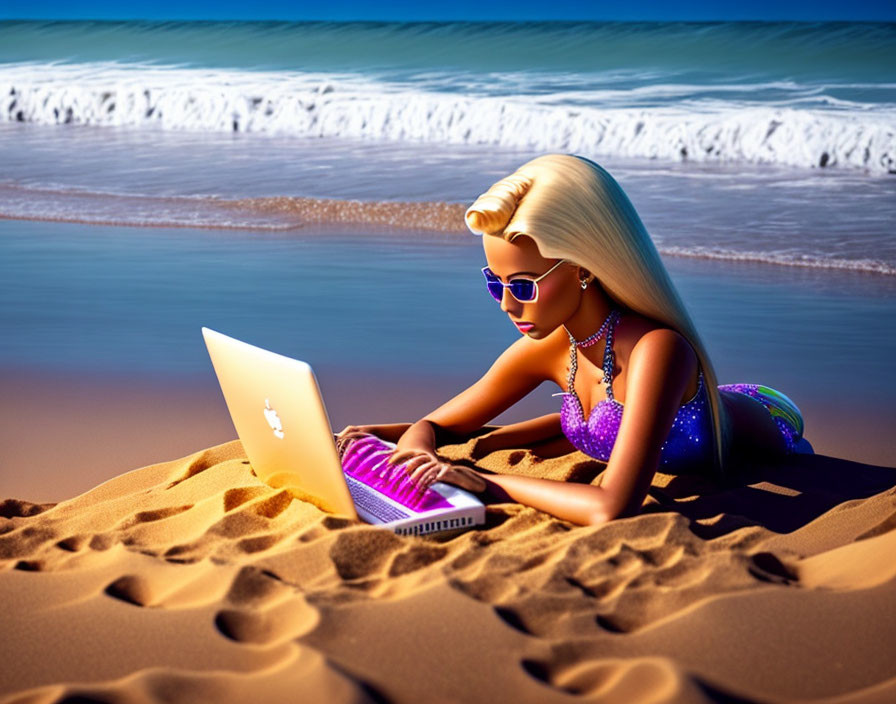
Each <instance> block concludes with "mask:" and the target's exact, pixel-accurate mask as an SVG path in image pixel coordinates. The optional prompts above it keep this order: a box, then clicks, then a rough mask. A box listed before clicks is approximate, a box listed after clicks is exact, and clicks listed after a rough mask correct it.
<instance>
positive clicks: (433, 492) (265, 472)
mask: <svg viewBox="0 0 896 704" xmlns="http://www.w3.org/2000/svg"><path fill="white" fill-rule="evenodd" d="M202 335H203V337H204V338H205V344H206V346H207V347H208V353H209V356H210V357H211V360H212V365H213V366H214V368H215V373H216V374H217V375H218V382H219V383H220V385H221V391H222V393H223V394H224V400H225V401H226V402H227V408H228V410H229V411H230V417H231V418H232V419H233V425H234V427H235V428H236V432H237V434H238V435H239V438H240V440H241V441H242V443H243V449H244V450H245V451H246V456H247V457H248V458H249V464H250V465H251V466H252V468H253V469H254V470H255V474H256V475H257V476H258V478H259V479H261V480H262V481H263V482H265V483H267V484H269V485H271V486H273V487H276V488H284V489H287V490H289V491H290V492H291V493H292V494H293V495H294V496H296V497H298V498H301V499H307V500H310V501H312V502H313V503H315V504H316V505H317V506H319V507H321V508H322V509H324V510H327V511H330V512H332V513H338V514H342V515H346V516H349V517H351V518H360V519H361V520H364V521H366V522H368V523H373V524H377V525H382V526H385V527H387V528H389V529H391V530H394V531H395V532H396V533H400V534H412V535H422V534H425V533H434V532H438V531H445V530H456V529H462V528H467V527H470V526H473V525H477V524H481V523H485V506H484V504H483V503H482V502H481V501H480V500H479V499H478V498H477V497H476V496H475V495H474V494H471V493H470V492H468V491H465V490H463V489H461V488H459V487H455V486H452V485H450V484H445V483H444V482H436V483H435V484H432V485H431V486H430V487H429V488H428V489H426V490H425V491H423V492H421V491H420V490H419V488H418V487H416V485H414V484H413V483H412V482H411V481H410V479H409V478H408V477H407V473H406V472H405V470H404V467H403V465H396V466H395V468H393V469H392V470H391V471H382V467H383V462H382V459H383V456H384V454H391V450H392V449H394V448H395V445H394V444H393V443H385V445H386V447H385V448H384V447H383V443H382V442H379V443H378V442H376V441H373V440H370V441H368V440H366V439H361V440H356V441H354V442H355V443H357V446H355V445H354V444H353V446H352V451H351V452H350V453H348V454H347V457H346V463H345V467H343V463H342V461H341V460H340V456H339V452H338V450H337V447H336V441H335V438H334V435H333V431H332V429H331V427H330V421H329V418H328V417H327V411H326V408H325V407H324V402H323V399H322V398H321V395H320V389H319V387H318V385H317V379H316V378H315V376H314V372H313V371H312V369H311V366H310V365H308V364H307V363H305V362H302V361H299V360H297V359H291V358H289V357H284V356H283V355H279V354H276V353H274V352H269V351H268V350H264V349H261V348H260V347H255V346H253V345H250V344H247V343H245V342H241V341H240V340H237V339H234V338H232V337H228V336H227V335H222V334H221V333H219V332H215V331H214V330H210V329H208V328H202Z"/></svg>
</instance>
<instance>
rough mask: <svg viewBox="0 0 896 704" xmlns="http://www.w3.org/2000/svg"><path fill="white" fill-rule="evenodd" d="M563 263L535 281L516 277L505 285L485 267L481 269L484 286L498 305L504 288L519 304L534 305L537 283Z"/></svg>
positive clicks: (562, 261) (556, 265) (536, 298)
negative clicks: (508, 290) (507, 289)
mask: <svg viewBox="0 0 896 704" xmlns="http://www.w3.org/2000/svg"><path fill="white" fill-rule="evenodd" d="M564 263H566V260H565V259H561V260H560V261H559V262H557V263H556V264H554V266H552V267H551V268H550V269H548V270H547V271H546V272H544V273H543V274H542V275H541V276H539V277H538V278H537V279H526V278H523V277H517V278H515V279H511V280H510V281H508V282H507V283H506V284H505V283H504V282H503V281H501V279H499V278H498V277H497V276H495V274H494V272H492V270H491V269H489V268H488V267H487V266H484V267H482V275H483V276H485V285H486V287H487V288H488V292H489V293H490V294H492V297H493V298H494V299H495V300H496V301H498V303H500V302H501V300H502V299H503V298H504V289H505V288H509V289H510V295H511V296H513V297H514V298H515V299H516V300H518V301H519V302H520V303H534V302H535V301H537V300H538V282H539V281H541V280H542V279H543V278H544V277H545V276H547V275H548V274H550V273H551V272H552V271H553V270H554V269H556V268H557V267H558V266H560V265H561V264H564Z"/></svg>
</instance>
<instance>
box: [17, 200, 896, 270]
mask: <svg viewBox="0 0 896 704" xmlns="http://www.w3.org/2000/svg"><path fill="white" fill-rule="evenodd" d="M3 188H4V186H2V185H0V195H2V193H3ZM61 197H70V198H74V199H79V198H80V199H85V198H86V199H95V200H97V201H98V202H100V203H102V204H104V205H105V204H106V203H107V201H108V200H110V199H112V200H115V199H118V200H121V201H123V202H124V201H131V202H139V203H140V208H150V209H151V208H152V207H153V206H165V207H174V208H175V209H177V208H182V209H183V213H184V217H185V218H187V217H189V218H195V217H196V212H197V204H199V203H201V206H202V208H205V209H206V211H207V212H206V215H207V216H208V217H209V218H215V217H220V215H221V213H230V214H235V216H236V217H237V218H239V217H243V218H246V221H245V222H236V223H228V222H222V221H213V222H203V221H199V222H195V221H192V220H189V219H185V220H177V219H169V220H164V219H163V220H159V219H155V220H139V219H131V220H128V219H123V218H121V217H119V218H112V217H108V216H104V215H94V216H91V215H83V214H82V215H79V216H78V215H72V216H64V215H58V216H44V215H36V214H33V213H24V212H22V211H20V212H14V213H8V212H0V220H5V221H12V222H16V221H21V222H37V223H53V224H62V225H83V226H97V227H109V228H114V227H124V228H138V229H144V230H147V229H148V230H152V229H169V228H170V229H180V230H203V231H211V232H214V231H221V232H246V233H251V232H261V233H264V234H287V235H288V234H290V233H295V234H297V235H300V236H307V235H309V234H315V235H316V234H327V233H328V232H329V231H331V230H332V231H335V232H339V233H340V234H344V235H348V236H358V237H364V236H365V235H370V236H376V235H397V236H413V235H414V234H420V233H423V234H425V235H428V236H433V237H437V236H445V235H447V236H452V235H456V236H469V235H470V233H469V231H468V230H467V229H466V228H465V227H464V224H463V222H464V219H463V215H464V212H465V211H466V208H467V205H465V204H461V203H452V202H447V201H392V200H374V201H368V200H356V199H341V198H311V197H305V196H268V197H258V198H240V199H221V198H217V197H213V196H203V197H200V198H195V197H192V198H187V197H176V196H171V197H155V196H125V195H119V196H113V195H110V194H98V193H96V194H94V193H83V194H70V195H66V194H63V193H62V192H56V193H54V194H53V198H54V199H59V198H61ZM0 207H2V206H0ZM140 208H138V210H139V209H140ZM199 212H200V217H202V210H201V209H200V210H199ZM252 218H255V219H252ZM655 245H656V248H657V251H658V252H659V253H660V255H661V256H662V257H664V258H668V257H671V258H675V259H681V260H684V261H711V262H719V263H722V264H726V263H727V264H732V265H738V264H746V265H751V264H756V265H759V266H770V267H774V268H778V267H783V268H785V269H795V270H807V271H815V272H825V271H829V272H831V273H832V274H833V275H838V274H857V275H860V276H862V275H865V276H869V277H872V281H874V280H877V281H881V282H884V283H885V284H886V283H890V282H892V281H893V279H892V278H890V277H896V265H893V264H890V263H887V262H885V261H881V260H876V259H845V258H837V257H830V256H817V255H809V254H801V255H799V256H795V255H792V254H782V253H776V252H761V251H747V250H743V251H741V250H737V249H731V248H725V247H711V246H706V245H693V246H681V245H668V246H667V245H663V244H662V243H655ZM872 285H874V284H873V283H872Z"/></svg>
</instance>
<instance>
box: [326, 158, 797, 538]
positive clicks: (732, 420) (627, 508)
mask: <svg viewBox="0 0 896 704" xmlns="http://www.w3.org/2000/svg"><path fill="white" fill-rule="evenodd" d="M465 218H466V222H467V226H468V227H469V228H470V230H471V231H472V232H474V233H475V234H481V235H483V240H482V244H483V248H484V251H485V258H486V260H487V262H488V266H487V267H485V268H484V269H483V274H484V276H485V279H486V285H487V287H488V290H489V292H490V293H491V294H492V295H493V296H494V297H495V299H496V300H497V301H498V302H499V303H500V306H501V310H503V311H504V312H506V313H507V315H508V316H509V317H510V319H511V320H512V321H513V322H514V323H515V324H516V326H517V327H518V329H519V330H520V332H521V333H522V338H521V339H519V340H517V341H516V342H515V343H514V344H512V345H511V346H510V347H509V348H508V349H507V350H506V351H505V352H504V353H503V354H502V355H501V356H500V357H499V358H498V359H497V360H496V361H495V363H494V364H493V365H492V367H491V368H490V369H489V371H488V372H487V373H486V374H485V375H484V376H483V377H482V378H481V379H480V380H479V381H477V382H476V383H475V384H473V385H472V386H471V387H470V388H468V389H466V390H465V391H463V392H461V393H460V394H458V395H457V396H456V397H455V398H453V399H451V400H450V401H448V402H447V403H446V404H444V405H443V406H441V407H439V408H438V409H436V410H435V411H433V412H432V413H430V414H428V415H427V416H426V417H424V418H423V419H421V420H419V421H417V422H416V423H413V424H412V425H410V426H407V425H391V426H388V425H387V426H366V427H360V428H358V427H353V426H350V427H348V428H346V429H345V430H343V431H342V433H340V443H341V447H343V448H344V447H347V446H350V444H351V442H352V441H353V440H355V439H357V438H359V437H361V436H363V435H364V434H365V433H372V434H374V435H376V436H378V437H379V438H382V439H383V440H386V441H391V442H396V441H397V448H396V449H395V451H394V453H393V454H392V456H391V458H390V460H389V461H390V462H391V463H393V464H394V463H399V462H402V463H405V468H406V470H407V472H408V473H409V474H410V475H411V478H412V479H413V480H414V481H415V482H417V483H418V484H419V485H420V486H421V487H428V486H429V485H430V484H432V483H433V482H435V481H443V482H448V483H451V484H456V485H458V486H461V487H463V488H465V489H468V490H470V491H474V492H477V493H482V494H486V495H489V496H491V497H493V498H495V499H498V500H502V501H508V500H510V501H516V502H519V503H522V504H526V505H528V506H532V507H534V508H537V509H540V510H542V511H545V512H547V513H551V514H553V515H554V516H557V517H558V518H562V519H566V520H569V521H572V522H574V523H579V524H587V525H594V524H599V523H603V522H606V521H608V520H611V519H613V518H617V517H623V516H630V515H634V514H637V513H638V511H639V510H640V507H641V505H642V503H643V501H644V498H645V497H646V495H647V490H648V488H649V487H650V483H651V480H652V479H653V476H654V474H655V473H656V471H657V470H658V469H659V468H660V467H663V468H665V469H667V470H668V471H676V470H680V469H687V468H692V469H696V468H700V467H715V468H716V469H717V470H718V471H723V470H724V468H725V466H726V463H727V462H728V457H729V454H730V453H731V452H732V450H734V451H735V452H737V453H738V454H742V453H744V452H745V451H747V450H748V449H752V450H753V451H756V452H760V453H763V454H764V455H766V456H767V455H768V453H778V454H784V453H787V452H793V451H795V450H802V451H806V450H808V451H811V448H809V446H808V443H806V442H805V441H801V435H802V418H801V417H800V415H799V411H798V410H797V409H796V407H795V406H794V405H793V403H792V402H790V401H789V400H788V399H787V398H786V397H785V396H783V395H782V394H778V393H777V392H775V391H774V390H771V389H767V388H766V387H758V386H756V385H743V384H738V385H729V386H721V387H719V386H717V381H716V375H715V372H714V370H713V366H712V363H711V362H710V360H709V357H708V356H707V354H706V349H705V348H704V346H703V343H702V342H701V340H700V337H699V335H698V334H697V331H696V329H695V328H694V325H693V323H692V322H691V319H690V317H689V316H688V314H687V311H686V310H685V308H684V305H683V304H682V302H681V299H680V298H679V296H678V294H677V292H676V290H675V287H674V286H673V284H672V282H671V280H670V278H669V275H668V273H667V272H666V269H665V267H664V266H663V264H662V261H661V260H660V258H659V255H658V253H657V251H656V248H655V247H654V245H653V243H652V241H651V240H650V237H649V235H648V234H647V232H646V230H645V229H644V226H643V224H642V223H641V220H640V218H639V217H638V215H637V213H636V212H635V210H634V207H633V206H632V204H631V202H630V201H629V199H628V197H627V196H626V195H625V193H624V192H623V191H622V189H621V188H620V186H619V185H618V184H617V183H616V181H615V180H614V179H613V178H612V177H611V176H610V175H609V174H608V173H607V172H606V171H604V170H603V169H602V168H601V167H600V166H598V165H597V164H595V163H593V162H591V161H589V160H587V159H584V158H582V157H576V156H568V155H547V156H543V157H539V158H537V159H534V160H532V161H530V162H529V163H527V164H525V165H523V166H522V167H520V169H518V170H517V171H516V172H515V173H514V174H512V175H510V176H508V177H507V178H504V179H502V180H501V181H499V182H498V183H496V184H495V185H494V186H492V187H491V188H490V189H489V190H488V191H487V192H486V193H484V194H483V195H481V196H480V197H479V198H478V199H477V200H476V202H475V203H473V205H472V206H470V208H469V209H468V210H467V212H466V215H465ZM545 380H551V381H554V382H556V383H557V385H558V386H560V387H561V388H562V389H564V390H565V391H564V392H563V393H562V395H563V403H562V407H561V411H560V412H559V413H554V414H551V415H548V416H544V417H542V418H538V419H535V420H532V421H527V422H525V423H519V424H515V425H510V426H504V427H503V428H500V429H498V430H496V431H494V432H493V433H491V434H490V435H487V436H484V437H482V438H480V440H479V441H478V444H479V445H480V447H479V451H480V454H481V453H483V452H487V451H492V450H495V449H500V448H501V447H531V446H532V445H533V444H536V443H538V442H541V441H545V440H547V439H549V438H552V437H556V436H560V435H561V433H562V434H563V435H565V436H566V437H567V439H568V440H569V442H570V443H571V444H572V446H573V447H574V448H577V449H579V450H581V451H583V452H585V453H586V454H588V455H590V456H592V457H594V458H595V459H599V460H601V461H605V462H606V463H607V467H606V470H605V471H604V473H603V476H602V479H601V482H600V485H599V486H594V485H583V484H574V483H566V482H561V481H555V480H549V479H538V478H533V477H525V476H516V475H504V474H487V475H486V474H483V473H480V472H477V471H476V470H474V469H472V468H469V467H464V466H459V465H456V464H452V463H451V462H448V461H446V460H444V459H443V458H441V457H439V456H438V454H437V453H436V447H437V446H438V445H440V444H444V443H445V442H446V441H452V440H453V441H456V440H457V439H458V438H461V437H464V436H469V435H470V434H471V433H473V432H475V431H476V430H478V429H480V428H481V427H482V426H483V425H485V424H486V423H488V422H489V421H490V420H491V419H492V418H494V417H495V416H497V415H499V414H500V413H502V412H503V411H504V410H506V409H507V408H509V407H510V406H512V405H513V404H514V403H516V402H517V401H519V400H520V399H521V398H523V397H524V396H525V395H527V394H528V393H529V392H531V391H532V390H534V389H535V388H536V387H538V386H539V385H540V384H541V383H542V382H543V381H545ZM623 410H624V412H623ZM570 449H572V448H570Z"/></svg>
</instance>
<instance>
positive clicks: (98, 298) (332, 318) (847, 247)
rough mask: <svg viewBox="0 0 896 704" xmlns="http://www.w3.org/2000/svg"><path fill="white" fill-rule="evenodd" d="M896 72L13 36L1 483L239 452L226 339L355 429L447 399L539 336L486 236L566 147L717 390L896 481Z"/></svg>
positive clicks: (559, 37) (665, 47)
mask: <svg viewBox="0 0 896 704" xmlns="http://www.w3.org/2000/svg"><path fill="white" fill-rule="evenodd" d="M894 49H896V25H894V24H873V23H837V24H804V23H803V24H800V23H643V24H638V23H523V24H509V23H505V24H495V23H491V24H489V23H476V24H469V23H412V24H400V23H275V22H240V23H234V22H190V23H183V22H0V391H2V393H0V415H2V416H3V417H4V418H6V419H7V422H5V423H0V446H2V447H4V449H5V453H4V458H3V459H0V480H2V483H7V485H11V484H9V483H10V482H12V480H13V479H17V480H19V479H21V480H23V481H24V479H23V477H25V476H26V475H23V474H22V472H21V471H20V468H21V467H28V468H32V469H34V470H35V472H36V471H37V469H39V468H40V467H42V466H46V467H55V466H57V465H58V466H65V467H66V468H67V471H68V472H74V473H78V474H79V476H80V475H83V477H84V481H85V482H92V483H95V482H96V481H99V480H100V478H103V477H110V476H114V475H115V474H117V473H120V472H121V471H125V470H127V469H132V468H133V467H135V466H140V465H143V464H147V463H150V462H156V461H162V460H167V459H171V457H173V456H178V455H180V454H184V453H186V452H189V451H193V450H196V449H199V448H200V447H204V446H207V445H210V444H214V443H217V442H222V441H224V440H227V439H229V438H231V437H232V430H231V429H229V424H228V423H227V421H226V411H225V410H224V409H223V407H222V405H221V399H220V393H219V391H218V388H217V385H216V383H215V381H214V375H213V373H212V370H211V366H210V363H209V360H208V358H207V355H206V352H205V348H204V345H203V344H202V340H201V336H200V333H199V328H200V326H203V325H205V326H209V327H212V328H215V329H218V330H220V331H221V332H223V333H225V334H229V335H233V336H236V337H240V338H242V339H245V340H247V341H249V342H252V343H255V344H258V345H261V346H264V347H267V348H269V349H272V350H274V351H277V352H280V353H282V354H286V355H289V356H293V357H297V358H301V359H305V360H306V361H308V362H310V363H311V364H312V365H313V367H314V368H315V370H316V371H317V372H318V373H319V378H320V379H321V384H322V388H323V389H324V392H325V396H326V399H327V404H328V410H329V411H330V413H331V419H332V421H333V423H334V426H335V427H337V428H339V427H342V426H343V425H345V424H347V423H365V422H390V421H407V420H413V419H416V418H418V417H420V416H421V415H422V414H425V413H427V412H429V411H430V410H432V409H433V408H435V407H437V406H438V405H441V404H442V403H444V401H446V400H447V399H449V398H451V397H452V396H453V395H454V394H456V393H457V392H459V391H461V390H462V389H464V388H466V387H467V386H469V385H470V384H471V383H472V382H473V381H475V380H476V379H477V378H478V377H479V376H480V375H481V374H482V373H484V372H485V371H486V370H487V369H488V367H489V365H490V364H491V363H492V362H493V361H494V359H495V358H496V357H497V356H498V355H499V354H500V353H501V351H502V350H503V349H505V348H506V347H507V346H508V345H509V344H510V343H512V342H513V340H515V339H516V338H517V337H518V335H519V333H518V332H517V330H516V329H515V328H514V327H513V326H512V325H511V324H510V322H509V321H508V320H507V317H506V315H505V314H503V313H502V312H501V311H500V310H499V309H498V307H497V306H496V305H495V303H494V301H493V300H492V299H491V298H490V296H489V295H488V294H487V292H486V291H485V287H484V286H483V282H482V280H481V274H480V272H479V268H480V267H481V266H482V265H483V263H484V262H483V253H482V248H481V244H480V241H479V239H478V238H477V237H475V236H473V235H471V234H470V233H469V232H468V231H467V230H466V229H465V227H464V225H463V211H464V208H465V207H466V206H467V205H469V203H470V202H472V200H473V199H474V198H475V197H476V196H477V195H479V194H480V193H481V192H483V191H484V190H485V189H486V188H487V187H488V186H490V185H491V184H492V183H493V182H494V181H495V180H497V179H498V178H500V177H502V176H504V175H507V174H508V173H510V172H511V171H512V170H514V169H515V168H516V167H517V166H519V165H521V164H522V163H524V162H525V161H527V160H529V159H531V158H533V157H535V156H537V155H539V154H542V153H545V152H551V151H557V152H570V153H576V154H580V155H582V156H585V157H588V158H590V159H593V160H595V161H597V162H598V163H600V164H601V165H603V166H604V167H605V168H607V169H608V170H609V171H610V173H611V174H613V175H614V176H615V177H616V179H617V180H618V181H619V182H620V184H621V185H622V186H623V188H624V189H625V190H626V192H627V193H628V194H629V196H630V198H631V200H632V202H633V203H634V205H635V207H636V209H637V210H638V212H639V213H640V215H641V217H642V219H643V221H644V223H645V225H646V227H647V229H648V231H649V232H650V234H651V236H652V237H653V239H654V241H655V242H656V244H657V247H658V249H659V251H660V253H661V255H662V256H663V258H664V260H665V262H666V264H667V266H668V268H669V271H670V274H671V275H672V278H673V280H674V281H675V283H676V285H677V286H678V288H679V290H680V292H681V294H682V297H683V299H684V301H685V303H686V305H687V306H688V309H689V311H690V312H691V315H692V316H693V318H694V320H695V322H696V324H697V327H698V329H699V330H700V331H701V335H702V336H703V339H704V341H705V343H706V345H707V347H708V349H709V351H710V355H711V356H712V358H713V361H714V364H715V366H716V369H717V371H718V374H719V379H720V382H721V383H733V382H758V383H763V384H767V385H770V386H773V387H775V388H778V389H779V390H781V391H783V392H784V393H786V394H788V395H789V396H791V398H793V399H794V400H795V401H796V402H797V404H798V405H799V406H800V407H801V409H802V410H803V413H804V416H805V417H806V423H807V436H808V437H809V439H810V441H812V442H813V443H815V445H816V449H818V450H819V451H820V452H822V453H825V452H828V453H836V452H839V453H847V454H848V456H849V457H851V458H853V459H857V460H863V461H866V462H872V463H878V464H884V463H886V464H891V463H892V457H893V456H894V452H896V450H894V444H893V441H892V440H891V438H892V428H893V427H894V424H896V404H893V401H892V399H893V398H894V395H896V372H894V368H893V365H892V359H893V358H894V356H896V306H894V305H893V301H894V299H896V228H894V222H896V174H894V173H893V172H894V170H896V161H894V160H896V81H894V79H893V77H894V76H896V51H894ZM548 387H551V388H548ZM557 390H558V389H557V388H556V387H555V386H554V385H552V384H548V383H546V384H545V385H543V386H542V387H540V388H539V389H537V390H536V391H535V392H533V394H531V395H530V396H529V397H528V398H526V399H524V400H523V401H522V402H521V403H520V404H517V405H516V406H514V407H513V408H511V409H509V410H507V411H505V413H503V414H501V415H500V416H499V417H498V418H496V419H495V422H498V423H504V422H513V421H516V420H522V419H524V418H531V417H533V416H535V415H540V414H542V413H549V412H554V411H556V410H558V408H559V405H558V403H557V401H558V399H557V398H555V397H552V396H551V394H552V393H555V392H556V391H557ZM31 418H33V419H35V421H34V422H33V423H32V422H30V421H29V420H28V419H31ZM212 426H214V427H212ZM44 427H52V432H53V438H54V440H53V442H48V441H47V437H46V435H45V433H44V432H43V428H44ZM203 428H204V430H203ZM110 435H111V436H114V437H115V438H117V440H116V442H117V447H118V449H117V450H116V451H115V452H112V451H110V450H109V449H108V447H107V445H102V446H100V445H97V444H96V443H97V442H98V441H97V440H95V439H96V438H105V437H109V436H110ZM64 438H69V440H63V439H64ZM113 444H114V443H113ZM69 447H71V448H73V449H72V450H71V451H69V450H68V449H66V448H69ZM48 452H49V453H50V455H48V454H47V453H48ZM53 453H57V454H59V453H63V454H65V455H66V456H65V461H64V462H63V463H62V464H59V463H58V462H57V459H58V458H56V455H53ZM51 455H52V456H51ZM69 455H71V457H69ZM27 476H32V477H34V479H33V482H35V484H34V491H32V490H31V489H30V488H28V487H26V488H23V489H22V491H21V495H23V496H24V495H29V496H31V495H33V496H38V495H40V496H43V495H46V493H45V491H44V490H43V489H44V487H45V485H49V484H52V483H53V482H55V481H56V480H55V479H52V478H48V476H49V475H40V474H38V473H35V474H33V475H32V474H29V475H27ZM90 485H92V484H90ZM16 486H19V485H16ZM86 486H87V484H85V488H86Z"/></svg>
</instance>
